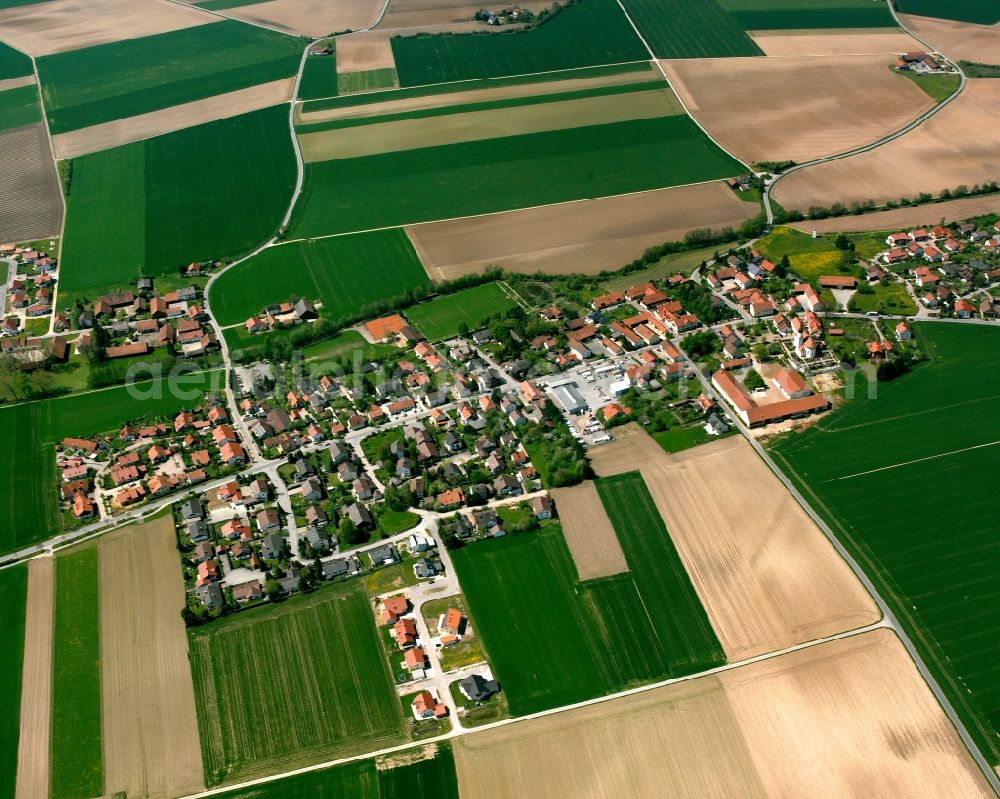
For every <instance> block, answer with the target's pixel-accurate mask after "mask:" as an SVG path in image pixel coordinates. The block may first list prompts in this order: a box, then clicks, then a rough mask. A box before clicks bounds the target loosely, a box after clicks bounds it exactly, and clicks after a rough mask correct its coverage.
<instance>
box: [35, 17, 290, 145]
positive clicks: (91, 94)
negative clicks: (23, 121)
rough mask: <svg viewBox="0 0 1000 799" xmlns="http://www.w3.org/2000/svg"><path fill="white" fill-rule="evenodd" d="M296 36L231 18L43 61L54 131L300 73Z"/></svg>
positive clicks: (40, 64) (42, 75)
mask: <svg viewBox="0 0 1000 799" xmlns="http://www.w3.org/2000/svg"><path fill="white" fill-rule="evenodd" d="M301 53H302V45H301V44H300V43H299V42H298V41H297V40H296V39H295V38H294V37H292V36H285V35H283V34H280V33H275V32H273V31H269V30H265V29H263V28H258V27H256V26H253V25H246V24H244V23H242V22H237V21H231V20H224V21H222V22H215V23H212V24H210V25H197V26H195V27H193V28H185V29H183V30H178V31H172V32H170V33H161V34H157V35H155V36H145V37H142V38H140V39H125V40H124V41H120V42H113V43H112V44H102V45H99V46H97V47H87V48H84V49H82V50H71V51H69V52H66V53H58V54H56V55H50V56H45V57H44V58H40V59H38V74H39V77H40V79H41V82H42V99H43V101H44V103H45V109H46V111H47V112H48V117H49V127H50V129H51V130H52V133H53V134H56V133H65V132H66V131H68V130H76V129H78V128H85V127H87V126H89V125H97V124H99V123H101V122H108V121H110V120H113V119H124V118H125V117H131V116H136V115H138V114H145V113H147V112H149V111H157V110H159V109H161V108H169V107H171V106H174V105H179V104H181V103H189V102H192V101H194V100H202V99H204V98H206V97H212V96H214V95H217V94H223V93H225V92H232V91H236V90H237V89H246V88H249V87H250V86H256V85H257V84H260V83H268V82H270V81H273V80H278V79H280V78H287V77H290V76H291V75H294V74H295V72H296V70H297V69H298V66H299V58H300V55H301Z"/></svg>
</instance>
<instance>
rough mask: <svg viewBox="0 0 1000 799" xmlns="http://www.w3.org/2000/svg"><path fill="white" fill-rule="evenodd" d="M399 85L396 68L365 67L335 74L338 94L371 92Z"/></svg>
mask: <svg viewBox="0 0 1000 799" xmlns="http://www.w3.org/2000/svg"><path fill="white" fill-rule="evenodd" d="M398 85H399V81H398V80H397V78H396V70H394V69H392V68H391V67H390V68H388V69H367V70H364V71H363V72H346V73H344V74H342V75H338V76H337V91H338V92H339V93H340V94H353V93H354V92H373V91H378V90H379V89H392V88H393V87H395V86H398Z"/></svg>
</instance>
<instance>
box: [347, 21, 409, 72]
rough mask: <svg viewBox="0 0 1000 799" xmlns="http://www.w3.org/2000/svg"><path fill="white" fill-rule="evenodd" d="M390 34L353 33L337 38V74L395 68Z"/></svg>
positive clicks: (372, 32)
mask: <svg viewBox="0 0 1000 799" xmlns="http://www.w3.org/2000/svg"><path fill="white" fill-rule="evenodd" d="M395 68H396V59H395V58H394V57H393V55H392V45H391V44H390V43H389V34H388V33H382V32H380V31H370V32H365V33H352V34H350V35H348V36H341V37H340V38H338V39H337V74H338V75H344V74H347V73H348V72H367V71H368V70H371V69H395Z"/></svg>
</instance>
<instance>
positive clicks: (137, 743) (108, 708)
mask: <svg viewBox="0 0 1000 799" xmlns="http://www.w3.org/2000/svg"><path fill="white" fill-rule="evenodd" d="M99 553H100V554H99V568H100V580H99V585H100V592H101V593H100V597H101V600H100V608H101V624H100V629H101V704H102V707H103V740H104V784H105V786H106V787H107V789H108V791H107V792H108V794H109V795H110V794H112V793H115V792H118V791H126V792H127V793H128V795H129V796H144V797H149V798H150V799H161V798H162V799H168V797H173V796H182V795H184V794H188V793H194V792H196V791H200V790H203V789H204V781H203V780H204V773H203V771H202V764H201V747H200V745H199V739H198V720H197V717H196V715H195V705H194V686H193V684H192V681H191V667H190V665H189V663H188V654H187V649H188V648H187V633H186V632H185V629H184V622H183V621H182V620H181V615H180V612H181V608H183V607H184V579H183V577H182V575H181V566H180V560H179V558H178V557H177V549H176V541H175V538H174V530H173V521H172V519H171V518H170V516H169V515H168V516H165V517H163V518H160V519H158V520H157V521H153V522H148V523H146V524H143V525H139V526H138V527H132V528H128V529H125V530H123V531H121V532H120V533H114V534H112V535H109V536H107V537H105V538H102V539H101V542H100V550H99Z"/></svg>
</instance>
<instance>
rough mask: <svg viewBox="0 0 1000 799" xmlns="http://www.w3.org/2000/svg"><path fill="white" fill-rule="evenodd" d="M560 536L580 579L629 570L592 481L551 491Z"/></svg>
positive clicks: (606, 575)
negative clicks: (564, 541)
mask: <svg viewBox="0 0 1000 799" xmlns="http://www.w3.org/2000/svg"><path fill="white" fill-rule="evenodd" d="M552 498H553V499H554V500H555V502H556V509H557V510H558V512H559V521H560V522H561V523H562V529H563V537H564V538H565V539H566V545H567V546H568V547H569V552H570V554H571V555H572V556H573V563H575V564H576V573H577V574H578V575H579V577H580V579H581V580H593V579H594V578H595V577H608V576H610V575H612V574H621V573H622V572H626V571H628V563H627V562H626V561H625V553H623V552H622V547H621V542H619V540H618V535H617V534H616V533H615V528H614V526H613V525H612V524H611V520H610V519H609V518H608V514H607V511H605V510H604V504H603V503H602V502H601V498H600V496H598V494H597V487H596V485H595V484H594V482H593V481H592V480H587V481H586V482H584V483H580V485H578V486H573V487H572V488H556V489H553V491H552Z"/></svg>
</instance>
